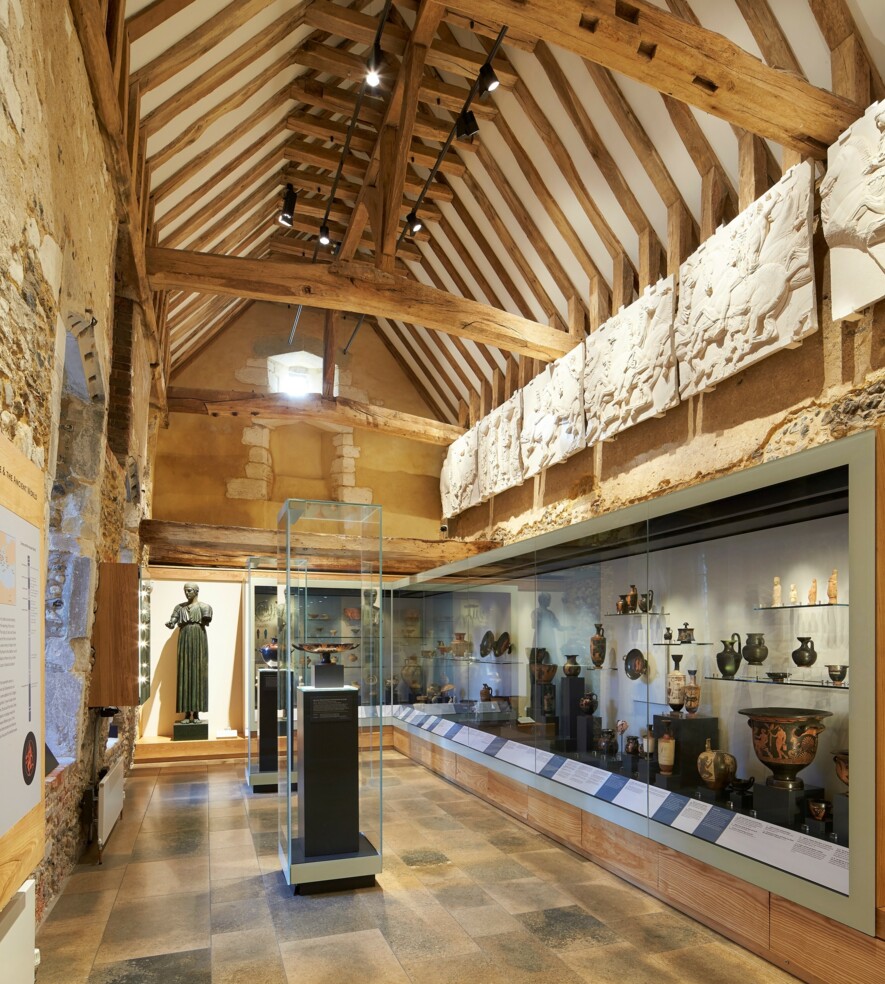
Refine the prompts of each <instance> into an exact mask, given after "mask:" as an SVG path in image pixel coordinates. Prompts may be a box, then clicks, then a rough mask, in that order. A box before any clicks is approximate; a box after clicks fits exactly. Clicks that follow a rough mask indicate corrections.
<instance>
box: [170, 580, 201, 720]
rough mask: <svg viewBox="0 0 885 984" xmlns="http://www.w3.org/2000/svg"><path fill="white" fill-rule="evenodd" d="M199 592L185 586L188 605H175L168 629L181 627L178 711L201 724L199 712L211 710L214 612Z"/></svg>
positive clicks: (197, 589) (195, 588)
mask: <svg viewBox="0 0 885 984" xmlns="http://www.w3.org/2000/svg"><path fill="white" fill-rule="evenodd" d="M199 593H200V588H199V586H198V585H196V584H194V583H193V582H190V581H189V582H188V583H187V584H186V585H185V586H184V596H185V598H187V604H186V605H176V606H175V609H174V610H173V612H172V615H171V617H170V619H169V621H168V622H167V623H166V627H167V628H169V629H174V628H175V626H176V625H177V626H178V688H177V692H176V698H175V710H176V711H178V712H179V713H181V712H183V713H184V719H185V721H194V722H195V721H199V720H200V711H208V710H209V640H208V638H207V636H206V626H207V625H208V624H209V623H210V622H211V621H212V609H211V608H210V607H209V606H208V605H207V604H205V603H204V602H202V601H199V600H198V599H197V595H198V594H199Z"/></svg>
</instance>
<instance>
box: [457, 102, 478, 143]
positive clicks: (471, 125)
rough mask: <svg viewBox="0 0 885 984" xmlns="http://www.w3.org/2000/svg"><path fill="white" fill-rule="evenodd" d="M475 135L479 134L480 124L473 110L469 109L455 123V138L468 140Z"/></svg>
mask: <svg viewBox="0 0 885 984" xmlns="http://www.w3.org/2000/svg"><path fill="white" fill-rule="evenodd" d="M474 133H479V124H478V123H477V122H476V117H475V116H474V115H473V113H472V112H471V110H469V109H468V110H466V111H465V112H463V113H461V115H460V116H459V117H458V120H457V122H456V123H455V136H456V137H457V138H458V139H459V140H467V139H468V138H469V137H472V136H473V134H474Z"/></svg>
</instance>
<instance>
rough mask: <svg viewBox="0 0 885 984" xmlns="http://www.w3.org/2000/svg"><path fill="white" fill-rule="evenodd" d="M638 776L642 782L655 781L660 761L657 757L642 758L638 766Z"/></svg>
mask: <svg viewBox="0 0 885 984" xmlns="http://www.w3.org/2000/svg"><path fill="white" fill-rule="evenodd" d="M636 773H637V775H636V778H637V779H638V780H639V781H640V782H645V783H649V782H655V777H656V776H657V774H658V763H657V759H654V758H641V759H640V760H639V764H638V765H637V767H636Z"/></svg>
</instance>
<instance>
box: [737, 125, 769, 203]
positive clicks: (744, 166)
mask: <svg viewBox="0 0 885 984" xmlns="http://www.w3.org/2000/svg"><path fill="white" fill-rule="evenodd" d="M738 175H739V180H738V208H739V210H740V211H743V210H744V209H745V208H749V207H750V205H752V204H753V202H755V201H756V199H757V198H759V197H761V196H762V195H764V194H765V192H766V191H768V169H767V167H766V162H765V142H764V141H763V140H762V138H761V137H757V136H756V134H755V133H749V132H748V131H746V130H745V131H744V132H743V133H742V134H741V138H740V140H739V141H738Z"/></svg>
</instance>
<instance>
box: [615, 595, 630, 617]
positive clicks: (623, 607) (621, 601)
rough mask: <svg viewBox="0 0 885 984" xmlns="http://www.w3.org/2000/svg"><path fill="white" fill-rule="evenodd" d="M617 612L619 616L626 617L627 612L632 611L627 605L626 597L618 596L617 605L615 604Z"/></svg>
mask: <svg viewBox="0 0 885 984" xmlns="http://www.w3.org/2000/svg"><path fill="white" fill-rule="evenodd" d="M615 611H616V612H617V613H618V615H626V614H627V612H628V611H630V608H629V606H628V605H627V596H626V595H618V600H617V603H616V604H615Z"/></svg>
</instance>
